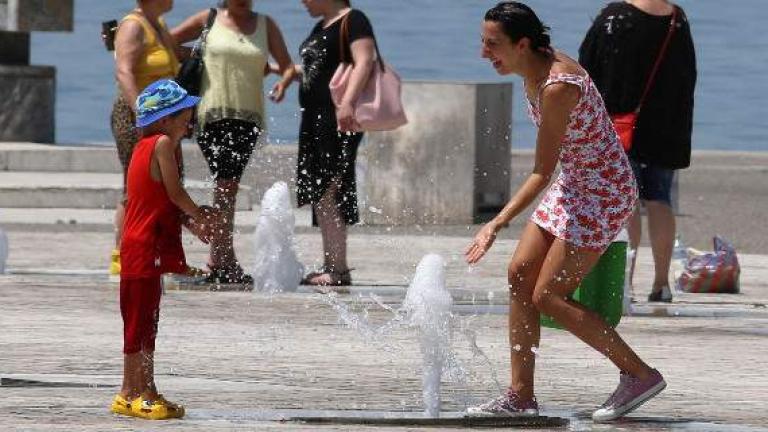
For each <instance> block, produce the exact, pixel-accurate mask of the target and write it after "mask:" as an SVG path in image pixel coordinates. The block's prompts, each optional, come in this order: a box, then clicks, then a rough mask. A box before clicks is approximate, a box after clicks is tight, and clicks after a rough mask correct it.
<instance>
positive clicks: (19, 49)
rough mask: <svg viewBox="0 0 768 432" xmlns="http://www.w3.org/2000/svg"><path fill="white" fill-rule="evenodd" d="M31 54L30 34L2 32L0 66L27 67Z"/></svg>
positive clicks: (0, 37)
mask: <svg viewBox="0 0 768 432" xmlns="http://www.w3.org/2000/svg"><path fill="white" fill-rule="evenodd" d="M29 52H30V39H29V33H24V32H9V31H1V30H0V64H3V65H13V66H26V65H28V64H29Z"/></svg>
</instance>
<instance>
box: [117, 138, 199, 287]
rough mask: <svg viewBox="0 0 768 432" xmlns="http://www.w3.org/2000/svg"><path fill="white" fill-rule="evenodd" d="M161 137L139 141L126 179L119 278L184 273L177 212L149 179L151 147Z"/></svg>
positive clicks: (162, 190)
mask: <svg viewBox="0 0 768 432" xmlns="http://www.w3.org/2000/svg"><path fill="white" fill-rule="evenodd" d="M161 136H162V135H152V136H149V137H144V138H142V139H141V140H139V142H138V144H136V147H135V148H134V150H133V155H132V156H131V162H130V165H129V166H128V176H127V187H126V189H127V203H126V206H125V224H124V226H123V238H122V240H121V242H120V263H121V269H120V277H121V278H122V279H140V278H153V277H159V276H160V275H161V274H162V273H184V271H185V270H186V267H187V263H186V258H185V256H184V249H183V247H182V245H181V217H182V212H181V210H180V209H179V208H178V207H176V205H175V204H174V203H173V202H172V201H171V200H170V198H168V193H167V192H166V191H165V186H164V185H163V182H162V181H157V180H154V179H153V178H152V175H151V166H152V165H151V164H152V155H153V154H154V151H155V145H156V144H157V141H158V140H159V139H160V137H161Z"/></svg>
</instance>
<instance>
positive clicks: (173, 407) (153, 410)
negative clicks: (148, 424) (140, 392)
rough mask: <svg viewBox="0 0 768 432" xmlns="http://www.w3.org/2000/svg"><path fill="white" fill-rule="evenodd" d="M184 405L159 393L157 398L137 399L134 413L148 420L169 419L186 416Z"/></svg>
mask: <svg viewBox="0 0 768 432" xmlns="http://www.w3.org/2000/svg"><path fill="white" fill-rule="evenodd" d="M184 413H185V410H184V407H183V406H181V405H179V404H176V403H173V402H170V401H168V400H166V399H165V398H164V397H163V395H158V397H157V398H156V399H155V400H148V399H144V398H143V397H141V398H139V399H137V400H136V401H135V403H134V404H133V415H135V416H136V417H141V418H143V419H147V420H169V419H177V418H182V417H184Z"/></svg>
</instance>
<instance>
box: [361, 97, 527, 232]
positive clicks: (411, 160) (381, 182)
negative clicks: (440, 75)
mask: <svg viewBox="0 0 768 432" xmlns="http://www.w3.org/2000/svg"><path fill="white" fill-rule="evenodd" d="M403 103H404V106H405V109H406V111H407V114H408V118H409V123H408V124H407V125H406V126H404V127H402V128H400V129H398V130H396V131H391V132H376V133H371V134H369V136H368V143H367V148H366V149H365V154H366V155H367V164H366V170H365V171H366V174H365V178H364V180H363V183H364V186H363V188H362V189H363V190H364V196H363V197H361V198H362V201H364V202H365V207H364V208H362V209H361V210H362V215H363V219H364V221H365V222H366V223H372V224H396V225H410V224H471V223H474V222H476V221H478V220H483V219H485V218H487V217H488V215H492V214H495V212H497V211H498V210H499V209H500V208H501V207H503V206H504V204H506V202H507V201H508V200H509V195H510V188H509V185H510V167H511V153H510V147H511V145H510V133H511V120H512V84H507V83H504V84H490V83H489V84H485V83H446V82H406V83H404V85H403Z"/></svg>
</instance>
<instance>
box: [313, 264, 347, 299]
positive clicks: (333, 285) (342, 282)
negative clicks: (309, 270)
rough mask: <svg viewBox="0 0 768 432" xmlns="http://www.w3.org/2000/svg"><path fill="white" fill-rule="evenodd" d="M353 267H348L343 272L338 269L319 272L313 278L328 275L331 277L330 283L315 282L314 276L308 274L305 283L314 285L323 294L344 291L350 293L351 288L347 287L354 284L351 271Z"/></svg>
mask: <svg viewBox="0 0 768 432" xmlns="http://www.w3.org/2000/svg"><path fill="white" fill-rule="evenodd" d="M352 270H353V269H347V270H345V271H343V272H336V271H325V272H322V273H318V274H317V275H314V276H313V277H312V278H314V277H317V276H322V275H326V274H327V275H328V276H329V277H330V280H331V281H330V282H329V283H324V282H318V283H316V282H313V281H312V278H310V277H309V275H307V278H305V279H307V281H306V282H307V283H306V284H305V285H309V286H312V287H313V289H314V290H315V291H316V292H319V293H322V294H328V293H330V292H336V293H344V294H348V293H349V289H348V288H346V287H349V286H351V285H352V276H351V274H350V272H351V271H352Z"/></svg>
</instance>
